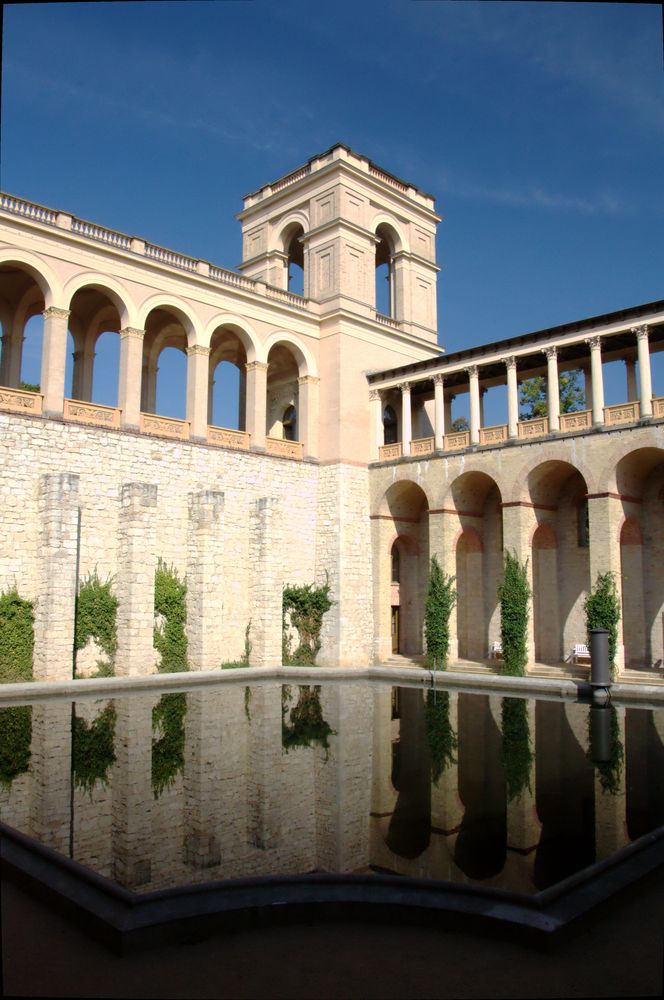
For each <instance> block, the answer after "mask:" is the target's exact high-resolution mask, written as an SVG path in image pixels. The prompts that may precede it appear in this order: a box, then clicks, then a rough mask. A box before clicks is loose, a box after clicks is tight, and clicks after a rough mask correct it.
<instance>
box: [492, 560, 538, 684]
mask: <svg viewBox="0 0 664 1000" xmlns="http://www.w3.org/2000/svg"><path fill="white" fill-rule="evenodd" d="M498 597H499V600H500V638H501V641H502V644H503V673H504V674H512V675H514V676H517V677H522V676H523V674H524V673H525V670H526V663H527V662H528V652H527V649H526V634H527V630H528V603H529V601H530V597H531V591H530V587H529V585H528V564H527V563H525V564H523V565H522V564H521V563H520V562H519V559H518V557H517V555H516V553H512V552H506V553H505V569H504V574H503V581H502V583H501V584H500V586H499V587H498Z"/></svg>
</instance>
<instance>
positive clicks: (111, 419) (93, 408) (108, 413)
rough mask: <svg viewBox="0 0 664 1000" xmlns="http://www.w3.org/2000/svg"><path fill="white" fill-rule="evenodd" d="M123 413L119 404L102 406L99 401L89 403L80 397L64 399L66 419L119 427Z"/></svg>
mask: <svg viewBox="0 0 664 1000" xmlns="http://www.w3.org/2000/svg"><path fill="white" fill-rule="evenodd" d="M121 414H122V411H121V410H119V409H118V408H117V406H101V405H100V404H99V403H87V402H83V401H81V400H78V399H65V401H64V411H63V416H64V418H65V420H74V421H76V423H78V424H90V425H92V426H95V427H115V428H118V429H119V427H120V417H121Z"/></svg>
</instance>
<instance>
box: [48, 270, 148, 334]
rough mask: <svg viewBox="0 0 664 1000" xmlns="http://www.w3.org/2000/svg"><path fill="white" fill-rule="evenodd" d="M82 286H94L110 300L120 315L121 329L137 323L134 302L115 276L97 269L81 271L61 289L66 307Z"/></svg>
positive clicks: (69, 306)
mask: <svg viewBox="0 0 664 1000" xmlns="http://www.w3.org/2000/svg"><path fill="white" fill-rule="evenodd" d="M83 288H94V289H96V290H98V291H100V292H101V293H102V294H104V295H105V296H106V297H107V298H108V299H110V300H111V302H112V303H113V304H114V306H115V307H116V309H117V311H118V314H119V316H120V324H121V328H122V329H124V327H127V326H134V327H135V326H137V325H138V320H137V311H136V304H135V303H134V301H133V299H132V298H131V296H130V294H129V293H128V291H127V289H126V288H124V286H123V285H121V284H120V282H119V281H117V280H116V279H115V278H113V277H111V276H110V275H107V274H101V273H100V272H98V271H81V272H80V274H76V275H74V277H73V278H70V279H69V281H67V283H66V284H65V287H64V289H63V293H64V297H65V301H66V302H67V303H68V304H67V307H66V308H67V309H71V303H72V299H73V298H74V296H75V295H76V293H77V292H79V291H81V290H82V289H83Z"/></svg>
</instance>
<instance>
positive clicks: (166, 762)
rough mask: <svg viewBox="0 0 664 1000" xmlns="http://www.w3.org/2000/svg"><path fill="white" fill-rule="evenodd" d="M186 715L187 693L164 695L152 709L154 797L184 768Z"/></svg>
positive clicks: (171, 782) (157, 796) (170, 783)
mask: <svg viewBox="0 0 664 1000" xmlns="http://www.w3.org/2000/svg"><path fill="white" fill-rule="evenodd" d="M186 714H187V696H186V694H185V693H184V692H178V693H177V694H164V695H162V696H161V698H160V699H159V701H158V702H157V704H156V705H155V707H154V708H153V709H152V732H153V736H152V791H153V792H154V797H155V799H156V798H159V796H160V795H161V793H162V792H163V791H164V789H165V788H167V787H168V786H169V785H172V784H173V782H174V781H175V779H176V777H177V775H178V774H179V773H180V771H181V770H182V768H183V767H184V740H185V733H184V717H185V715H186ZM155 734H157V736H156V738H155Z"/></svg>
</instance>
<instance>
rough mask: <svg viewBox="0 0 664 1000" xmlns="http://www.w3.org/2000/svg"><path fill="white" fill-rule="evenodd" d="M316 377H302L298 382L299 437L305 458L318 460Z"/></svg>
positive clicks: (317, 382) (317, 383) (317, 381)
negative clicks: (302, 444)
mask: <svg viewBox="0 0 664 1000" xmlns="http://www.w3.org/2000/svg"><path fill="white" fill-rule="evenodd" d="M319 383H320V379H319V378H317V377H316V376H315V375H301V376H300V378H298V380H297V385H298V404H299V408H300V412H299V414H298V423H299V427H300V432H299V434H298V437H299V439H300V441H302V442H303V443H304V457H305V458H318V386H319Z"/></svg>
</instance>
